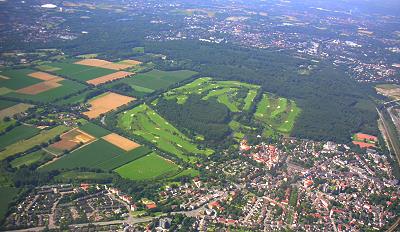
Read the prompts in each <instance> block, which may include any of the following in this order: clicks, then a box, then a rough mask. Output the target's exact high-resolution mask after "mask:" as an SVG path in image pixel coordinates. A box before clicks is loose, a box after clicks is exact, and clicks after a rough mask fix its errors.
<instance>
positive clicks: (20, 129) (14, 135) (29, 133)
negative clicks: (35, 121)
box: [0, 125, 40, 149]
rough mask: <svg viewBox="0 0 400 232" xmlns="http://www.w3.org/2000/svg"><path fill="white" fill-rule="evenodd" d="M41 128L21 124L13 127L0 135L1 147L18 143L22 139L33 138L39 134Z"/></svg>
mask: <svg viewBox="0 0 400 232" xmlns="http://www.w3.org/2000/svg"><path fill="white" fill-rule="evenodd" d="M39 132H40V130H39V129H37V128H36V127H32V126H25V125H20V126H17V127H15V128H13V129H12V130H11V131H9V132H7V133H6V134H3V135H1V136H0V149H4V148H5V147H7V146H9V145H11V144H13V143H16V142H18V141H20V140H24V139H28V138H31V137H33V136H35V135H37V134H39Z"/></svg>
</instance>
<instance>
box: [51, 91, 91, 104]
mask: <svg viewBox="0 0 400 232" xmlns="http://www.w3.org/2000/svg"><path fill="white" fill-rule="evenodd" d="M89 93H90V91H85V92H83V93H80V94H77V95H75V96H72V97H69V98H67V99H61V100H59V101H57V102H55V104H57V105H69V104H80V103H83V102H84V101H85V100H86V96H87V95H88V94H89Z"/></svg>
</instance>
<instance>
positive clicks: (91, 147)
mask: <svg viewBox="0 0 400 232" xmlns="http://www.w3.org/2000/svg"><path fill="white" fill-rule="evenodd" d="M149 152H150V150H149V149H148V148H146V147H144V146H141V147H138V148H136V149H133V150H130V151H125V150H123V149H121V148H119V147H117V146H115V145H113V144H111V143H109V142H107V141H106V140H104V139H98V140H96V141H94V142H92V143H90V144H88V145H86V146H82V147H80V148H78V149H76V150H74V151H72V152H71V153H70V154H66V155H64V156H62V157H61V158H60V159H58V160H56V161H55V162H51V163H49V164H47V165H45V166H43V167H42V168H41V170H60V169H73V168H79V167H87V168H98V169H102V170H105V171H111V170H113V169H115V168H118V167H120V166H122V165H124V164H126V163H129V162H131V161H133V160H135V159H138V158H140V157H142V156H144V155H146V154H148V153H149Z"/></svg>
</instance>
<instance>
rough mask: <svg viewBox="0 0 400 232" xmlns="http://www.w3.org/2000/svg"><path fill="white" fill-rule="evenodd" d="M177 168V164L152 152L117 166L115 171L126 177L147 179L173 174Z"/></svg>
mask: <svg viewBox="0 0 400 232" xmlns="http://www.w3.org/2000/svg"><path fill="white" fill-rule="evenodd" d="M178 170H179V166H178V165H176V164H175V163H173V162H171V161H169V160H166V159H164V158H163V157H161V156H159V155H157V154H156V153H154V152H152V153H150V154H149V155H146V156H144V157H142V158H140V159H137V160H135V161H132V162H130V163H128V164H125V165H124V166H122V167H119V168H117V169H116V170H115V171H116V172H117V173H118V174H120V175H121V176H122V177H124V178H127V179H131V180H149V179H156V178H159V177H167V176H170V175H174V174H175V173H177V172H178Z"/></svg>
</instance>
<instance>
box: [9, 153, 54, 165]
mask: <svg viewBox="0 0 400 232" xmlns="http://www.w3.org/2000/svg"><path fill="white" fill-rule="evenodd" d="M48 157H51V155H49V154H47V152H45V151H42V150H39V151H36V152H32V153H30V154H27V155H24V156H21V157H18V158H16V159H14V160H13V161H11V162H10V164H11V166H12V167H13V168H19V167H21V166H22V165H26V166H29V165H31V164H34V163H36V162H38V161H41V160H43V159H45V158H48Z"/></svg>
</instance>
